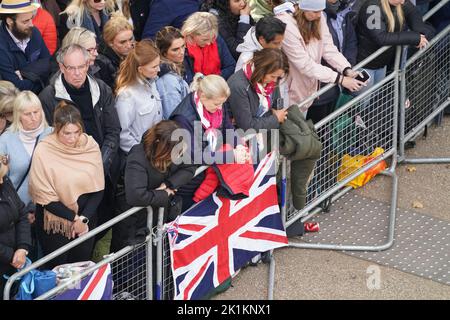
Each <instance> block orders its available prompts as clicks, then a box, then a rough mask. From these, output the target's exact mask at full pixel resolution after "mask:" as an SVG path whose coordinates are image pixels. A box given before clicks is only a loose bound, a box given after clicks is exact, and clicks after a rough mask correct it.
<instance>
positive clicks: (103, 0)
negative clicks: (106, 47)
mask: <svg viewBox="0 0 450 320" xmlns="http://www.w3.org/2000/svg"><path fill="white" fill-rule="evenodd" d="M114 10H115V2H114V0H72V1H71V2H70V4H69V5H68V6H67V7H66V9H65V10H64V11H63V12H61V13H60V14H61V23H60V27H59V32H58V33H59V38H60V39H62V38H64V37H65V36H66V34H67V32H69V29H71V28H73V27H83V28H86V29H88V30H90V31H92V32H94V33H95V35H96V36H97V42H98V43H100V42H102V32H103V27H104V25H105V23H106V22H107V21H108V19H109V16H110V14H111V13H112V12H113V11H114Z"/></svg>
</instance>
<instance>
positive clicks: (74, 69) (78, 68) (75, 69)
mask: <svg viewBox="0 0 450 320" xmlns="http://www.w3.org/2000/svg"><path fill="white" fill-rule="evenodd" d="M62 65H63V66H64V68H66V70H67V71H68V72H75V71H79V72H83V71H85V70H86V68H87V66H88V64H87V63H86V64H83V65H81V66H78V67H74V66H66V65H65V64H62Z"/></svg>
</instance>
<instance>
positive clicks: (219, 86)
mask: <svg viewBox="0 0 450 320" xmlns="http://www.w3.org/2000/svg"><path fill="white" fill-rule="evenodd" d="M190 89H191V92H194V91H200V92H202V93H203V94H204V95H205V97H206V98H207V99H212V98H217V97H222V98H228V97H229V96H230V93H231V91H230V87H229V86H228V83H227V82H226V81H225V79H224V78H222V77H221V76H218V75H215V74H210V75H208V76H205V75H203V74H201V73H196V74H195V76H194V80H193V81H192V83H191V86H190Z"/></svg>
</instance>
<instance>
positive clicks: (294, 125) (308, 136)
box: [280, 105, 322, 210]
mask: <svg viewBox="0 0 450 320" xmlns="http://www.w3.org/2000/svg"><path fill="white" fill-rule="evenodd" d="M321 150H322V143H321V142H320V139H319V137H318V136H317V133H316V132H315V129H314V125H313V124H312V122H311V120H308V121H305V118H304V116H303V114H302V113H301V112H300V110H299V108H298V106H297V105H292V106H291V107H290V108H289V109H288V118H287V120H286V121H285V122H284V123H283V124H282V125H281V127H280V153H281V154H282V155H284V156H286V157H287V158H288V159H289V160H291V180H290V181H291V190H292V202H293V204H294V208H295V209H296V210H301V209H302V208H303V207H304V206H305V204H306V194H307V186H308V182H309V178H310V177H311V174H312V172H313V170H314V166H315V164H316V161H317V159H319V158H320V153H321Z"/></svg>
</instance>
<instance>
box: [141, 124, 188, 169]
mask: <svg viewBox="0 0 450 320" xmlns="http://www.w3.org/2000/svg"><path fill="white" fill-rule="evenodd" d="M179 128H180V127H179V126H178V124H177V123H176V122H175V121H171V120H163V121H161V122H159V123H158V124H156V125H155V126H153V127H152V128H151V129H149V131H147V132H146V133H145V135H144V137H143V139H142V143H143V145H144V152H145V156H146V157H147V160H148V161H149V162H150V164H151V165H152V166H153V167H155V168H156V169H157V170H158V171H160V172H166V171H167V169H168V168H169V166H170V165H171V164H172V149H173V148H174V147H175V146H176V145H177V144H179V143H181V140H176V141H172V139H171V138H172V133H173V132H174V131H175V130H176V129H179Z"/></svg>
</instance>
